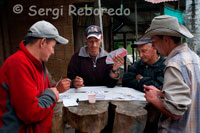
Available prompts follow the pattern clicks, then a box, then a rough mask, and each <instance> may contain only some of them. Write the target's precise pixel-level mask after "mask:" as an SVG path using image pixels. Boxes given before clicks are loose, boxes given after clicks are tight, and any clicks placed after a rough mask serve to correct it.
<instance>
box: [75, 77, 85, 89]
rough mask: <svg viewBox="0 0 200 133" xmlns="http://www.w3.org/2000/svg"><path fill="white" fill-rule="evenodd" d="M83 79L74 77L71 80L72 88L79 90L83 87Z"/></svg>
mask: <svg viewBox="0 0 200 133" xmlns="http://www.w3.org/2000/svg"><path fill="white" fill-rule="evenodd" d="M83 82H84V81H83V78H81V77H79V76H76V77H75V79H74V80H73V87H74V88H81V87H83V86H84V84H83Z"/></svg>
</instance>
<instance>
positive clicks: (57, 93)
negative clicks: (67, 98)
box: [50, 87, 59, 100]
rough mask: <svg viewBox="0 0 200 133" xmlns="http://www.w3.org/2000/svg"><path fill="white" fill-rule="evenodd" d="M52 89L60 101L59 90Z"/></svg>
mask: <svg viewBox="0 0 200 133" xmlns="http://www.w3.org/2000/svg"><path fill="white" fill-rule="evenodd" d="M50 89H51V90H52V91H53V92H54V94H55V95H56V99H57V100H58V99H59V92H58V90H57V88H56V87H53V88H50Z"/></svg>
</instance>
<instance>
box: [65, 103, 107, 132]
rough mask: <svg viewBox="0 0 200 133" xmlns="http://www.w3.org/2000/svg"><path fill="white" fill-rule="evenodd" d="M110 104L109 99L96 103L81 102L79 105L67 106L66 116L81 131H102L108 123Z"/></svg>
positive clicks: (66, 119)
mask: <svg viewBox="0 0 200 133" xmlns="http://www.w3.org/2000/svg"><path fill="white" fill-rule="evenodd" d="M108 105H109V102H108V101H97V102H96V103H94V104H89V103H88V101H84V102H80V103H79V105H78V107H65V108H64V111H65V113H64V118H65V121H67V122H68V123H69V124H70V125H71V126H72V127H73V128H74V129H76V130H79V131H80V132H87V133H100V132H101V130H102V129H103V128H104V127H105V126H106V125H107V121H108Z"/></svg>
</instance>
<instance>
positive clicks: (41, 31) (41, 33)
mask: <svg viewBox="0 0 200 133" xmlns="http://www.w3.org/2000/svg"><path fill="white" fill-rule="evenodd" d="M26 37H38V38H52V39H55V40H56V42H57V43H59V44H67V43H68V42H69V41H68V39H66V38H64V37H62V36H60V35H59V33H58V30H57V28H56V27H55V26H54V25H52V24H51V23H49V22H47V21H45V20H42V21H38V22H36V23H35V24H33V25H32V26H31V27H30V29H29V30H28V33H27V35H26V36H25V38H26Z"/></svg>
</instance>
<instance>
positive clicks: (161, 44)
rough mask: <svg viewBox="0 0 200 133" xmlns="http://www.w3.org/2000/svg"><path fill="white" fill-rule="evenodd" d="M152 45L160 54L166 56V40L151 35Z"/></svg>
mask: <svg viewBox="0 0 200 133" xmlns="http://www.w3.org/2000/svg"><path fill="white" fill-rule="evenodd" d="M151 40H152V44H153V46H154V47H155V48H156V49H157V50H158V52H159V53H160V55H162V56H167V55H168V54H167V51H168V47H167V44H166V42H165V41H164V40H163V39H161V38H160V37H158V36H152V37H151Z"/></svg>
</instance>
